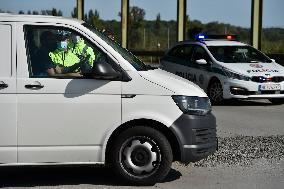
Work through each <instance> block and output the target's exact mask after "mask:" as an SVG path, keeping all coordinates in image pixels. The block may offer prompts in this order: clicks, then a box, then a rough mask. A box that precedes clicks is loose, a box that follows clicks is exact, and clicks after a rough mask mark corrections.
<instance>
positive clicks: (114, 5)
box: [0, 0, 284, 28]
mask: <svg viewBox="0 0 284 189" xmlns="http://www.w3.org/2000/svg"><path fill="white" fill-rule="evenodd" d="M129 1H130V6H138V7H141V8H143V9H145V11H146V15H145V17H146V19H148V20H154V19H155V18H156V16H157V14H158V13H160V15H161V18H162V20H176V15H177V0H129ZM75 6H76V0H0V9H2V10H4V11H11V12H14V13H18V12H19V11H20V10H23V11H25V12H27V11H28V10H37V11H40V10H45V9H51V8H52V7H55V8H57V9H61V10H62V11H63V16H66V17H70V16H71V11H72V10H73V8H74V7H75ZM120 8H121V0H85V13H86V12H88V11H89V10H90V9H93V10H94V9H97V10H98V11H99V13H100V17H101V18H102V19H106V20H111V19H115V20H119V19H120V17H119V16H118V12H120ZM187 14H188V15H189V18H190V19H191V20H200V21H201V22H203V23H208V22H213V21H218V22H223V23H229V24H232V25H236V26H242V27H250V14H251V0H187ZM283 18H284V0H263V23H262V24H263V27H282V28H284V19H283Z"/></svg>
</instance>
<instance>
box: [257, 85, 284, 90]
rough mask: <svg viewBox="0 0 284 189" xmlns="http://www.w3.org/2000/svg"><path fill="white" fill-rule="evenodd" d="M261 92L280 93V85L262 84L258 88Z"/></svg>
mask: <svg viewBox="0 0 284 189" xmlns="http://www.w3.org/2000/svg"><path fill="white" fill-rule="evenodd" d="M258 90H259V91H279V90H281V85H280V84H262V85H259V86H258Z"/></svg>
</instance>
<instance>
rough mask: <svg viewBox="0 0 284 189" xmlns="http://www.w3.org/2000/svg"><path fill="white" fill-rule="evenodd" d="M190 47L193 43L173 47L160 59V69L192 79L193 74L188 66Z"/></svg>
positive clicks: (191, 47)
mask: <svg viewBox="0 0 284 189" xmlns="http://www.w3.org/2000/svg"><path fill="white" fill-rule="evenodd" d="M192 49H193V45H191V44H185V45H179V46H177V47H174V48H173V49H172V50H171V51H170V52H169V53H168V54H167V55H166V57H164V59H163V60H162V65H161V67H162V69H165V70H167V71H170V72H172V73H174V74H176V75H179V76H181V77H183V78H185V79H188V80H190V81H194V75H193V74H192V73H193V72H192V70H191V67H190V59H191V53H192Z"/></svg>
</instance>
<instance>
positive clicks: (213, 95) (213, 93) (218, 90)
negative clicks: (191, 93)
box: [207, 80, 224, 104]
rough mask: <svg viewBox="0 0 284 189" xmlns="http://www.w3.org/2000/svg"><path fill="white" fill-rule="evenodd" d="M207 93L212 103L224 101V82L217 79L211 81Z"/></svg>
mask: <svg viewBox="0 0 284 189" xmlns="http://www.w3.org/2000/svg"><path fill="white" fill-rule="evenodd" d="M207 94H208V96H209V98H210V100H211V103H212V104H220V103H222V102H223V101H224V98H223V88H222V84H221V83H220V82H219V81H217V80H215V81H212V82H211V83H210V85H209V87H208V92H207Z"/></svg>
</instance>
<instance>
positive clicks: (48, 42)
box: [31, 31, 81, 77]
mask: <svg viewBox="0 0 284 189" xmlns="http://www.w3.org/2000/svg"><path fill="white" fill-rule="evenodd" d="M40 44H41V45H40V48H39V50H38V51H37V52H36V55H35V61H32V62H31V63H32V71H33V75H34V76H37V77H46V76H81V74H79V73H75V72H70V73H67V72H65V71H64V69H65V68H64V66H61V65H59V64H57V63H56V62H54V61H53V60H52V58H51V56H50V53H51V52H53V51H55V50H56V49H57V44H58V43H57V38H56V35H55V34H54V33H52V32H51V31H44V32H42V33H41V35H40ZM62 45H63V44H62Z"/></svg>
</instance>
